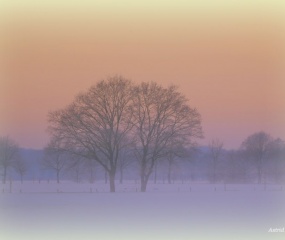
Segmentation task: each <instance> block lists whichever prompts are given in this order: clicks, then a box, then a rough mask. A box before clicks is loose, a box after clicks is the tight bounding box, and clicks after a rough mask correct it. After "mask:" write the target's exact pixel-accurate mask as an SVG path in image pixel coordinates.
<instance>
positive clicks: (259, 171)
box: [258, 167, 261, 184]
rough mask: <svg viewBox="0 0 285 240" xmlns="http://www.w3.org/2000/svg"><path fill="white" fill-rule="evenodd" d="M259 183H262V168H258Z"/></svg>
mask: <svg viewBox="0 0 285 240" xmlns="http://www.w3.org/2000/svg"><path fill="white" fill-rule="evenodd" d="M258 184H261V168H260V167H259V168H258Z"/></svg>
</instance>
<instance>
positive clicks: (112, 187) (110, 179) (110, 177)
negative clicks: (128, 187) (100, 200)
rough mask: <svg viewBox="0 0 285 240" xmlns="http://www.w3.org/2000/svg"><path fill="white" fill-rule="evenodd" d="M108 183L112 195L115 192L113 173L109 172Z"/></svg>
mask: <svg viewBox="0 0 285 240" xmlns="http://www.w3.org/2000/svg"><path fill="white" fill-rule="evenodd" d="M109 183H110V192H111V193H113V192H115V191H116V187H115V173H114V172H112V171H111V172H109Z"/></svg>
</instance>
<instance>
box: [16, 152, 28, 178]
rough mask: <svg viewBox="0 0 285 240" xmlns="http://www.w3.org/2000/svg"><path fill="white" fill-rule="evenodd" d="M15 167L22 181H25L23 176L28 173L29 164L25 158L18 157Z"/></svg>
mask: <svg viewBox="0 0 285 240" xmlns="http://www.w3.org/2000/svg"><path fill="white" fill-rule="evenodd" d="M13 167H14V169H15V171H16V172H17V173H18V174H19V175H20V177H21V183H23V177H24V175H25V174H26V173H27V170H28V169H27V164H26V162H25V161H24V159H23V158H20V157H18V158H17V159H16V160H15V161H14V164H13Z"/></svg>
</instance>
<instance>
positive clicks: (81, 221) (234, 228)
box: [0, 182, 285, 240]
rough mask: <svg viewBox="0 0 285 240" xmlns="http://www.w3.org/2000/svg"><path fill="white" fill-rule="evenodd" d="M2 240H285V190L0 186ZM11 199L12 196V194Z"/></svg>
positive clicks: (274, 187)
mask: <svg viewBox="0 0 285 240" xmlns="http://www.w3.org/2000/svg"><path fill="white" fill-rule="evenodd" d="M0 186H1V187H2V190H1V192H0V239H3V240H6V239H7V240H10V239H11V240H14V239H16V240H18V239H19V240H20V239H21V240H22V239H24V240H26V239H29V240H33V239H35V240H36V239H37V240H38V239H41V240H42V239H43V240H45V239H49V240H62V239H63V240H65V239H68V240H73V239H74V240H75V239H84V240H85V239H88V240H89V239H95V240H97V239H98V240H115V239H116V240H129V239H135V240H136V239H138V240H146V239H150V240H152V239H154V240H160V239H163V240H170V239H171V240H176V239H177V240H180V239H181V240H184V239H185V240H186V239H195V240H196V239H202V240H204V239H219V240H223V239H261V240H263V239H268V240H271V239H272V240H274V239H280V240H281V239H285V233H284V232H282V233H269V232H268V230H269V229H270V228H273V229H274V228H283V227H285V201H284V200H285V189H283V188H282V186H277V185H267V186H266V187H265V186H263V185H262V186H257V185H227V186H225V185H211V184H189V183H187V184H172V185H168V184H150V185H149V187H148V192H146V193H140V192H136V190H138V189H139V187H138V185H136V184H135V183H134V182H130V183H127V184H124V185H119V184H117V191H118V192H117V193H115V194H111V193H108V185H105V184H104V183H96V184H87V183H82V184H76V183H71V182H63V183H61V184H55V183H52V182H50V183H47V182H41V183H39V182H34V183H33V182H24V184H20V183H14V182H13V183H12V184H11V185H10V183H6V184H5V185H0ZM10 191H11V193H10Z"/></svg>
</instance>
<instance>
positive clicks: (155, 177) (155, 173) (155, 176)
mask: <svg viewBox="0 0 285 240" xmlns="http://www.w3.org/2000/svg"><path fill="white" fill-rule="evenodd" d="M156 180H157V162H156V163H155V165H154V184H156Z"/></svg>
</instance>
